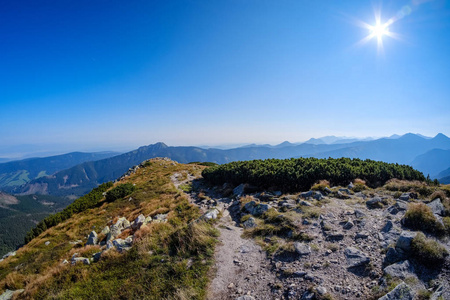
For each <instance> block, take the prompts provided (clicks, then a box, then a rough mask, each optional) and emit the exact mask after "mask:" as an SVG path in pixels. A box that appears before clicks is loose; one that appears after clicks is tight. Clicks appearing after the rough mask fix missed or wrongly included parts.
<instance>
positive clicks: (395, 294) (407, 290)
mask: <svg viewBox="0 0 450 300" xmlns="http://www.w3.org/2000/svg"><path fill="white" fill-rule="evenodd" d="M414 294H415V293H414V291H413V290H412V289H411V287H409V285H407V284H406V283H404V282H402V283H400V284H399V285H397V286H396V287H395V288H394V289H393V290H392V291H391V292H389V293H388V294H386V295H384V296H383V297H381V298H380V299H378V300H413V299H414Z"/></svg>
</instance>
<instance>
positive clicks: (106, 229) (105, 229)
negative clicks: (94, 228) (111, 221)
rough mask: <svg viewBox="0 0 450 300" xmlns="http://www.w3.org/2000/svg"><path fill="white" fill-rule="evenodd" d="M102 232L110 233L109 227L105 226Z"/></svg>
mask: <svg viewBox="0 0 450 300" xmlns="http://www.w3.org/2000/svg"><path fill="white" fill-rule="evenodd" d="M100 233H101V234H104V235H107V234H108V233H109V227H108V226H105V228H103V230H102V231H101V232H100Z"/></svg>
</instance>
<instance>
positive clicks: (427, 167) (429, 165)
mask: <svg viewBox="0 0 450 300" xmlns="http://www.w3.org/2000/svg"><path fill="white" fill-rule="evenodd" d="M411 166H412V167H414V168H415V169H417V170H420V171H421V172H423V173H424V174H425V175H427V174H430V176H431V177H432V178H441V177H445V176H447V175H450V173H449V174H445V173H444V174H440V172H442V171H443V168H447V167H450V150H443V149H433V150H430V151H428V152H425V153H424V154H421V155H419V156H417V157H416V158H415V159H414V160H413V161H412V162H411Z"/></svg>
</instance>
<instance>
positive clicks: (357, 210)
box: [355, 209, 366, 219]
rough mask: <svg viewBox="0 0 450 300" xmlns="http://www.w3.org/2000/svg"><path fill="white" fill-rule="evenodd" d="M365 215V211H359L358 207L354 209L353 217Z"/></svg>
mask: <svg viewBox="0 0 450 300" xmlns="http://www.w3.org/2000/svg"><path fill="white" fill-rule="evenodd" d="M365 216H366V214H365V213H363V212H362V211H360V210H359V209H355V217H357V218H358V219H359V218H363V217H365Z"/></svg>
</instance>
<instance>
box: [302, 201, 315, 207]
mask: <svg viewBox="0 0 450 300" xmlns="http://www.w3.org/2000/svg"><path fill="white" fill-rule="evenodd" d="M299 204H300V205H302V206H313V205H312V204H311V202H308V201H306V200H302V201H300V203H299Z"/></svg>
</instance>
